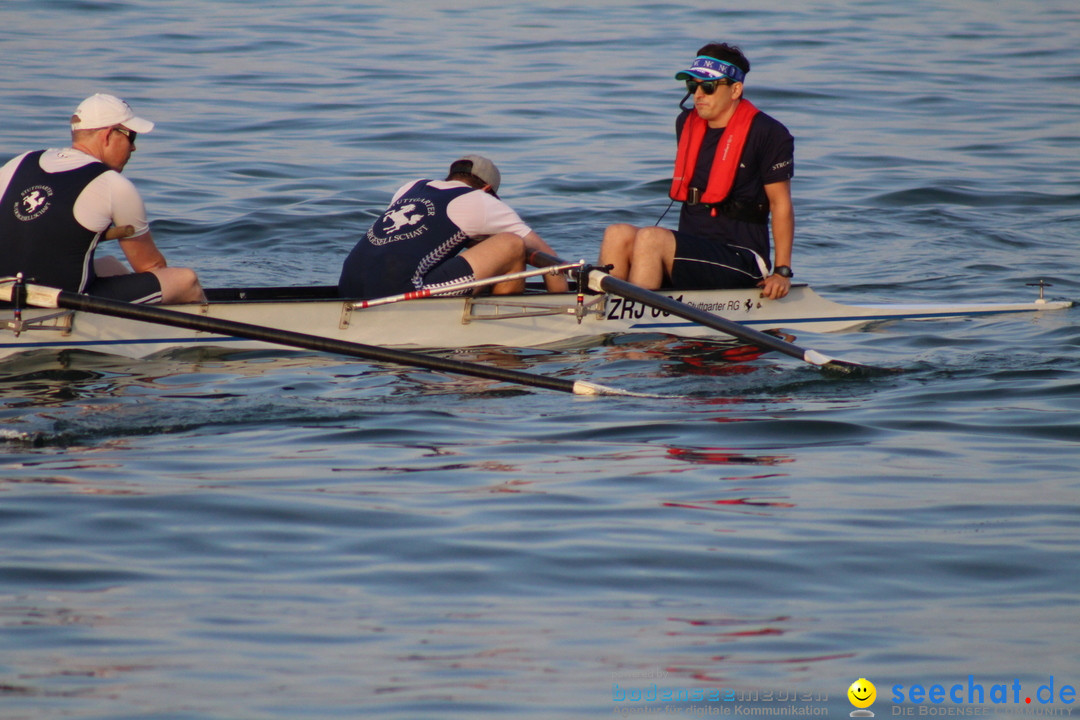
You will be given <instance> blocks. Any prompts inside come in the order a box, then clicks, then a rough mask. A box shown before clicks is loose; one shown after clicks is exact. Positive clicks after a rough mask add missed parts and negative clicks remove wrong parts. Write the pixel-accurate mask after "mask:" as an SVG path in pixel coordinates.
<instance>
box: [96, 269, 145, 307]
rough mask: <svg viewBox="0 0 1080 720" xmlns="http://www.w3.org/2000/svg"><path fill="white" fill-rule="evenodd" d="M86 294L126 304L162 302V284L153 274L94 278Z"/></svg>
mask: <svg viewBox="0 0 1080 720" xmlns="http://www.w3.org/2000/svg"><path fill="white" fill-rule="evenodd" d="M85 292H86V294H87V295H93V296H95V297H102V298H108V299H109V300H123V301H124V302H132V303H159V302H161V282H160V281H159V280H158V278H157V275H155V274H154V273H152V272H143V273H131V274H128V275H109V276H106V277H98V278H94V280H93V281H91V283H90V284H89V285H88V286H87V287H86V290H85Z"/></svg>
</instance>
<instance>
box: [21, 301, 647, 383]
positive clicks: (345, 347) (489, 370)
mask: <svg viewBox="0 0 1080 720" xmlns="http://www.w3.org/2000/svg"><path fill="white" fill-rule="evenodd" d="M22 287H24V288H25V290H26V296H25V300H26V304H28V305H34V306H37V307H46V308H63V309H66V310H81V311H83V312H90V313H97V314H99V315H110V316H112V317H118V318H124V319H127V320H138V321H141V322H149V323H157V324H158V325H168V326H170V327H177V328H183V329H186V330H198V331H202V332H209V333H215V334H217V335H227V336H231V337H239V338H245V339H248V340H259V341H262V342H268V343H274V344H277V345H286V346H289V347H295V348H302V349H304V350H316V351H319V352H329V353H336V354H338V355H347V356H349V357H356V358H364V359H367V360H378V361H383V362H390V363H395V364H397V365H411V366H415V367H421V368H425V369H428V370H438V371H442V372H448V373H456V374H459V375H472V376H474V377H480V378H486V379H489V380H499V381H502V382H508V383H515V384H518V385H528V386H531V387H539V388H546V389H548V390H558V391H559V392H567V393H574V394H575V395H623V396H631V397H650V398H656V397H661V396H659V395H650V394H647V393H636V392H631V391H629V390H619V389H618V388H611V387H607V386H605V385H599V384H597V383H590V382H582V381H575V380H566V379H563V378H555V377H548V376H546V375H533V374H532V373H526V372H520V371H518V370H508V369H505V368H495V367H490V366H488V365H480V364H477V363H469V362H463V361H461V360H450V359H446V358H438V357H433V356H430V355H425V354H423V353H418V352H408V351H405V350H392V349H390V348H383V347H376V346H373V345H363V344H360V343H354V342H347V341H345V340H336V339H333V338H324V337H319V336H317V335H306V334H304V333H298V332H293V331H290V330H279V329H276V328H269V327H264V326H262V325H252V324H250V323H241V322H233V321H231V320H220V319H218V318H212V317H206V316H204V315H190V314H188V313H183V312H177V311H176V310H168V309H166V308H161V307H154V306H152V305H135V304H132V303H126V302H120V301H118V300H108V299H105V298H98V297H93V296H91V295H80V294H78V293H73V292H68V291H66V290H57V289H55V288H49V287H43V286H40V285H24V286H22ZM18 291H19V287H18V283H17V282H16V285H15V286H13V285H12V284H10V283H8V284H3V283H0V300H12V299H13V296H16V297H15V298H14V299H15V300H16V303H18V298H17V295H18Z"/></svg>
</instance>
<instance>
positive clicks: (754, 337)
mask: <svg viewBox="0 0 1080 720" xmlns="http://www.w3.org/2000/svg"><path fill="white" fill-rule="evenodd" d="M529 263H530V264H531V265H535V266H537V267H545V266H547V265H565V264H566V261H565V260H561V259H559V258H557V257H554V256H552V255H548V254H547V253H542V252H539V251H534V252H533V253H531V254H530V255H529ZM587 270H588V282H589V289H591V290H595V291H596V292H608V293H611V294H612V295H618V296H620V297H624V298H628V299H630V300H634V301H636V302H639V303H641V304H643V305H647V306H649V307H653V308H656V309H657V310H663V311H664V312H666V313H668V314H670V315H675V316H676V317H681V318H684V319H686V320H690V321H692V322H696V323H698V324H700V325H704V326H705V327H708V328H712V329H713V330H719V331H720V332H722V333H725V334H727V335H731V336H732V337H736V338H739V339H740V340H744V341H746V342H748V343H750V344H751V345H756V346H757V347H760V348H762V349H765V350H775V351H776V352H781V353H784V354H785V355H790V356H791V357H794V358H798V359H800V360H804V361H806V362H808V363H810V364H811V365H817V366H819V367H822V368H825V369H827V370H834V371H836V372H842V373H845V374H847V375H853V374H861V373H880V372H894V371H893V370H886V369H885V368H878V367H874V366H872V365H862V364H860V363H856V362H849V361H847V360H837V359H836V358H831V357H829V356H827V355H824V354H822V353H820V352H818V351H817V350H811V349H808V348H801V347H799V346H798V345H795V344H793V343H789V342H787V341H786V340H782V339H780V338H778V337H776V336H775V335H769V334H768V333H763V332H761V331H760V330H754V329H753V328H748V327H746V326H745V325H742V324H740V323H737V322H734V321H732V320H728V319H726V318H722V317H720V316H719V315H713V314H712V313H710V312H705V311H704V310H699V309H697V308H695V307H691V306H690V305H687V304H686V303H681V302H679V301H678V300H673V299H672V298H669V297H667V296H666V295H661V294H660V293H656V292H653V291H651V290H646V289H645V288H643V287H639V286H637V285H634V284H633V283H629V282H626V281H625V280H620V279H619V278H617V277H612V276H611V275H609V274H607V273H606V272H604V271H603V270H600V269H597V268H595V267H589V268H587ZM579 290H580V288H579Z"/></svg>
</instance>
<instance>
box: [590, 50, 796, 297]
mask: <svg viewBox="0 0 1080 720" xmlns="http://www.w3.org/2000/svg"><path fill="white" fill-rule="evenodd" d="M749 71H750V61H749V60H747V59H746V56H745V55H743V53H742V51H740V50H739V49H738V48H737V47H733V46H731V45H727V44H723V43H712V44H709V45H706V46H705V47H703V48H701V49H700V50H698V54H697V57H696V58H695V59H694V60H693V62H692V63H691V64H690V67H689V68H687V69H686V70H682V71H680V72H678V73H677V74H676V75H675V79H676V80H684V81H685V82H686V89H687V92H688V93H689V94H688V95H687V97H691V96H692V97H693V99H694V107H693V109H689V110H688V109H686V108H683V112H682V113H681V114H680V115H679V117H678V119H677V120H676V123H675V128H676V135H677V136H678V140H679V144H678V151H677V155H676V158H675V174H674V178H673V180H672V184H671V192H670V195H671V198H672V199H673V200H678V201H680V202H681V203H682V210H681V212H680V215H679V229H678V230H675V231H672V230H668V229H666V228H662V227H659V226H651V227H644V228H638V227H635V226H633V225H627V224H617V225H610V226H609V227H608V228H607V229H606V230H605V231H604V239H603V244H602V245H601V249H600V264H601V265H611V266H612V270H611V274H612V275H614V276H615V277H618V278H621V279H624V280H629V281H630V282H632V283H635V284H637V285H641V286H642V287H645V288H648V289H650V290H656V289H658V288H660V287H676V288H680V289H694V288H738V287H754V286H758V287H761V288H762V295H763V296H764V297H768V298H782V297H784V296H785V295H787V294H788V290H789V289H790V288H791V277H792V271H791V246H792V242H793V240H794V236H795V213H794V209H793V207H792V202H791V178H792V176H793V175H794V172H795V160H794V154H795V141H794V139H793V138H792V137H791V133H790V132H788V130H787V128H786V127H784V126H783V125H782V124H781V123H780V122H778V121H777V120H775V119H773V118H772V117H770V116H768V115H766V114H765V113H763V112H760V111H759V110H758V109H757V108H756V107H754V105H753V104H752V103H751V102H750V101H749V100H747V99H746V98H745V97H744V96H743V82H744V80H745V78H746V74H747V73H748V72H749ZM683 101H684V102H685V101H686V98H684V99H683ZM770 217H771V225H772V240H773V246H774V253H775V254H774V260H773V263H772V264H771V265H770V263H769V259H768V258H769V255H770V253H769V223H770Z"/></svg>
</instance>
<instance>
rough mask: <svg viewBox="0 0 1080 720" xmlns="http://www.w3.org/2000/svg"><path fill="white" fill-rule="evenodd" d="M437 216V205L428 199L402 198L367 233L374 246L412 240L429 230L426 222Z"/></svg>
mask: <svg viewBox="0 0 1080 720" xmlns="http://www.w3.org/2000/svg"><path fill="white" fill-rule="evenodd" d="M434 214H435V204H434V203H432V202H431V201H430V200H427V199H426V198H402V199H401V200H399V201H398V202H396V203H394V204H393V205H392V206H391V207H390V209H389V210H387V211H386V212H385V213H383V216H382V217H381V218H379V219H378V220H377V221H376V222H375V224H374V225H372V226H371V229H370V230H368V232H367V241H368V242H370V243H371V244H372V245H386V244H387V243H392V242H397V241H399V240H410V239H412V238H414V237H418V236H419V235H422V234H423V233H424V232H425V230H426V229H427V227H426V224H425V223H424V220H426V219H427V218H429V217H431V216H432V215H434Z"/></svg>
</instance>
